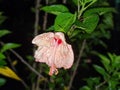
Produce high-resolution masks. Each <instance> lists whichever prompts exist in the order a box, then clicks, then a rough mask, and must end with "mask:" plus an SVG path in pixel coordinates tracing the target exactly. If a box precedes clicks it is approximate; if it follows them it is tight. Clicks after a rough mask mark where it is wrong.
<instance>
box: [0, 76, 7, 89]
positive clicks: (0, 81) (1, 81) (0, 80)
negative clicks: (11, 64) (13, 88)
mask: <svg viewBox="0 0 120 90" xmlns="http://www.w3.org/2000/svg"><path fill="white" fill-rule="evenodd" d="M5 83H6V79H4V78H0V87H1V86H3V85H4V84H5Z"/></svg>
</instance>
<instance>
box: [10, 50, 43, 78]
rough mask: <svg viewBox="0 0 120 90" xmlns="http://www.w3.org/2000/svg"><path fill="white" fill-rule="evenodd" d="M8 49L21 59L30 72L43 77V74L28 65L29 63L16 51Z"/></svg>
mask: <svg viewBox="0 0 120 90" xmlns="http://www.w3.org/2000/svg"><path fill="white" fill-rule="evenodd" d="M10 51H11V52H12V53H13V54H14V55H15V56H16V57H17V58H19V59H20V60H21V62H22V63H23V64H25V65H26V66H27V67H28V68H29V69H30V70H31V71H32V72H34V73H35V74H36V75H38V76H40V77H41V78H44V76H42V75H41V74H40V73H39V72H37V71H36V70H35V69H34V68H33V67H32V66H30V64H28V63H27V62H26V61H25V60H24V59H23V58H22V57H21V56H20V55H19V54H18V53H17V52H15V51H14V50H12V49H10Z"/></svg>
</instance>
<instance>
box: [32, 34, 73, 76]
mask: <svg viewBox="0 0 120 90" xmlns="http://www.w3.org/2000/svg"><path fill="white" fill-rule="evenodd" d="M32 43H33V44H36V45H37V46H38V49H37V50H36V51H35V55H34V57H35V59H36V61H37V62H42V63H46V64H47V65H48V66H49V67H50V71H49V75H50V76H52V75H53V74H55V75H56V74H57V73H58V70H57V68H62V67H63V68H64V69H69V68H70V67H71V66H72V64H73V61H74V54H73V50H72V47H71V45H70V44H67V43H66V41H65V37H64V34H63V33H61V32H56V33H53V32H48V33H43V34H40V35H38V36H36V37H35V38H34V39H33V40H32Z"/></svg>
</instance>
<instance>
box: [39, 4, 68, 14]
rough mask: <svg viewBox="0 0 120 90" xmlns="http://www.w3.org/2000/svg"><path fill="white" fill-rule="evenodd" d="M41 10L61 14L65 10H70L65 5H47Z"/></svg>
mask: <svg viewBox="0 0 120 90" xmlns="http://www.w3.org/2000/svg"><path fill="white" fill-rule="evenodd" d="M41 10H43V11H45V12H47V13H51V14H55V15H59V14H60V13H64V12H69V10H68V8H67V7H66V6H64V5H51V6H45V7H42V8H41Z"/></svg>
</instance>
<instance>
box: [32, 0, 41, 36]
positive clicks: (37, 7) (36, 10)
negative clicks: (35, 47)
mask: <svg viewBox="0 0 120 90" xmlns="http://www.w3.org/2000/svg"><path fill="white" fill-rule="evenodd" d="M40 2H41V0H36V4H35V24H34V36H36V35H37V34H38V26H39V7H40Z"/></svg>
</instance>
